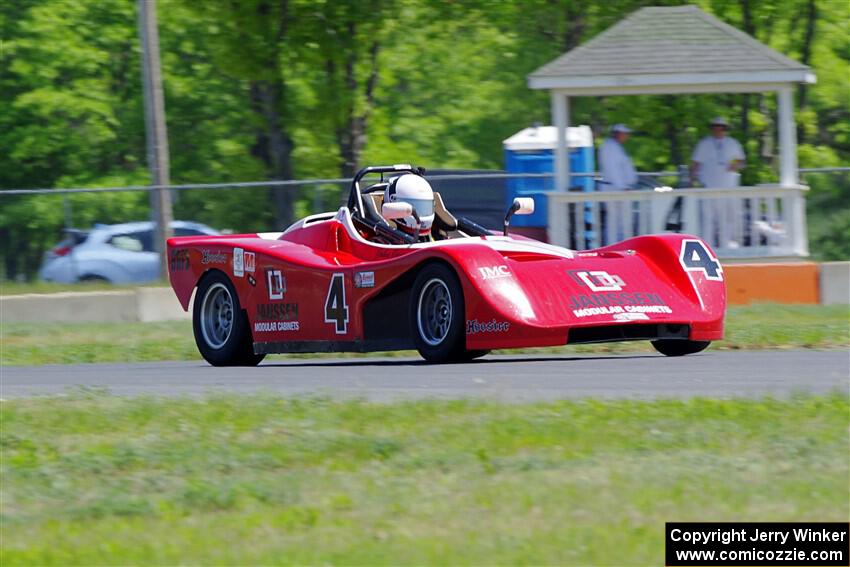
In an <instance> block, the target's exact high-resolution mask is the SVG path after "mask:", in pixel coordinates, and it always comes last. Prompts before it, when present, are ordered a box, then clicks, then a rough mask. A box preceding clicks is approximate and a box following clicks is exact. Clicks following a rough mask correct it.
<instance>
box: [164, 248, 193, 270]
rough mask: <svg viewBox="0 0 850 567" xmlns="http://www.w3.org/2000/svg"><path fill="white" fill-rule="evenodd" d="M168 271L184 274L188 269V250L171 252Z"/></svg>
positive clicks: (182, 249)
mask: <svg viewBox="0 0 850 567" xmlns="http://www.w3.org/2000/svg"><path fill="white" fill-rule="evenodd" d="M168 269H169V270H170V271H172V272H184V271H187V270H188V269H189V249H188V248H181V249H178V250H172V251H171V256H170V257H169V259H168Z"/></svg>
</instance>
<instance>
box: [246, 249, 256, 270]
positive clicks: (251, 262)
mask: <svg viewBox="0 0 850 567" xmlns="http://www.w3.org/2000/svg"><path fill="white" fill-rule="evenodd" d="M243 264H244V266H245V271H246V272H247V273H249V274H253V273H254V271H255V270H256V269H257V255H256V254H254V253H253V252H245V260H244V262H243Z"/></svg>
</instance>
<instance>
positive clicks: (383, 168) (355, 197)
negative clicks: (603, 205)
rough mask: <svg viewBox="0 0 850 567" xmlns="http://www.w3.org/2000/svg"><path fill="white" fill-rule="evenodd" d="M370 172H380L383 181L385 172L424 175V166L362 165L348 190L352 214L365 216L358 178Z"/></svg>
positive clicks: (349, 207) (349, 206)
mask: <svg viewBox="0 0 850 567" xmlns="http://www.w3.org/2000/svg"><path fill="white" fill-rule="evenodd" d="M371 173H380V174H381V181H383V180H384V174H385V173H413V174H415V175H421V176H423V177H424V176H425V168H424V167H414V166H412V165H410V164H408V163H398V164H395V165H372V166H369V167H364V168H363V169H361V170H360V171H358V172H357V173H356V174H354V179H353V180H352V181H351V189H350V190H349V192H348V210H349V211H351V214H352V215H353V214H354V213H355V212H356V213H357V214H358V215H359V216H361V217H364V216H365V215H364V213H363V196H362V195H361V194H360V180H361V179H363V178H364V177H366V176H367V175H369V174H371Z"/></svg>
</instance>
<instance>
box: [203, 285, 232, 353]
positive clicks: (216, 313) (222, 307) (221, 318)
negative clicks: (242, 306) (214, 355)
mask: <svg viewBox="0 0 850 567" xmlns="http://www.w3.org/2000/svg"><path fill="white" fill-rule="evenodd" d="M232 330H233V297H232V296H231V295H230V290H229V289H227V286H226V285H224V284H223V283H214V284H213V285H212V286H210V288H209V289H208V290H207V293H206V295H204V300H203V302H202V303H201V334H202V335H203V336H204V341H205V342H206V343H207V345H209V346H210V348H214V349H220V348H221V347H223V346H224V343H226V342H227V339H228V338H230V333H231V331H232Z"/></svg>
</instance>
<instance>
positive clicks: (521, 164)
mask: <svg viewBox="0 0 850 567" xmlns="http://www.w3.org/2000/svg"><path fill="white" fill-rule="evenodd" d="M557 143H558V137H557V130H556V129H555V127H554V126H532V127H530V128H525V129H524V130H520V131H519V132H517V133H516V134H514V135H513V136H511V137H510V138H508V139H507V140H505V141H504V142H502V145H503V147H504V151H505V169H506V170H507V172H508V173H554V171H555V146H556V145H557ZM567 147H568V148H569V155H570V172H571V173H592V172H594V171H596V160H595V157H594V148H593V131H592V130H591V129H590V126H584V125H583V126H574V127H570V128H568V129H567ZM552 190H554V180H553V179H552V178H542V177H531V178H526V179H523V178H516V179H508V183H507V191H505V207H506V208H507V207H508V206H509V205H510V204H511V203H512V202H513V200H514V197H533V198H534V201H535V209H534V213H533V214H531V215H523V216H515V217H514V218H513V219H512V220H511V226H512V227H517V228H520V230H519V231H517V232H521V233H525V234H527V235H528V236H531V237H533V238H541V237H542V238H543V239H545V235H546V226H547V225H548V224H549V220H548V219H549V216H548V214H549V207H548V199H547V198H546V193H547V192H550V191H552ZM569 190H570V191H593V190H594V182H593V178H592V177H590V176H582V177H570V188H569Z"/></svg>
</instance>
